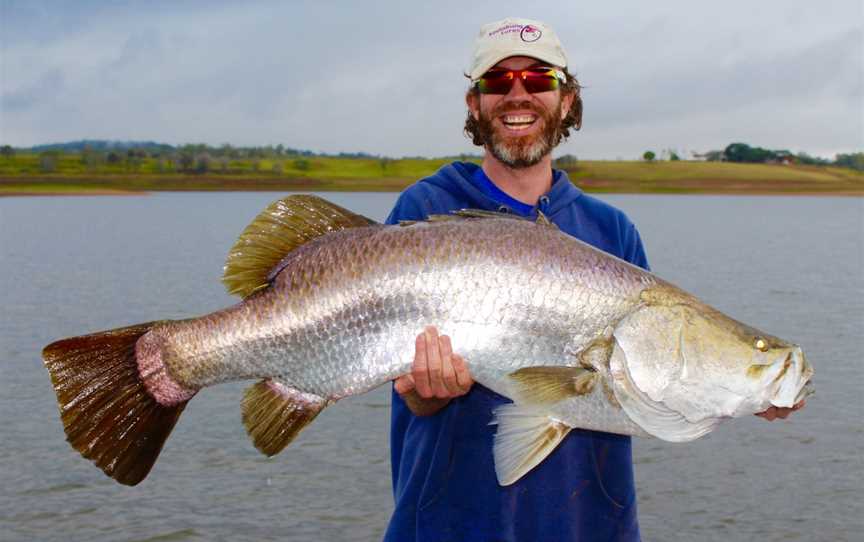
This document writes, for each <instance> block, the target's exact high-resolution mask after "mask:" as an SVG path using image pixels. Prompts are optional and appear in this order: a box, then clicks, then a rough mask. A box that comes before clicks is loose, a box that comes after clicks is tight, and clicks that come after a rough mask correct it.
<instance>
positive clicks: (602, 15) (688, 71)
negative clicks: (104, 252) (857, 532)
mask: <svg viewBox="0 0 864 542" xmlns="http://www.w3.org/2000/svg"><path fill="white" fill-rule="evenodd" d="M0 6H2V10H3V12H2V13H0V15H2V16H3V19H4V28H3V32H0V33H2V34H3V37H2V38H0V54H2V76H3V77H2V82H0V85H2V88H0V91H2V97H3V109H2V110H3V113H4V115H3V124H4V129H3V134H2V137H3V139H4V142H9V143H12V144H15V145H31V144H36V143H41V142H45V141H57V140H64V139H77V138H85V137H86V138H96V137H99V138H102V137H106V138H118V139H137V138H141V139H156V140H160V141H166V142H169V143H183V142H190V141H196V142H197V141H201V142H207V143H212V144H219V143H223V142H231V143H234V144H241V145H243V144H246V145H248V144H270V143H272V144H275V143H283V144H285V145H288V146H292V147H298V148H310V149H314V150H321V151H332V152H338V151H365V152H371V153H381V154H390V155H395V156H400V155H444V154H457V153H461V152H466V151H476V150H478V149H476V148H475V147H473V146H472V145H471V144H470V142H469V141H468V140H467V139H465V138H464V136H463V135H462V133H461V129H462V123H463V120H464V115H465V109H464V103H463V94H464V91H465V88H466V81H465V80H464V78H462V76H461V74H462V71H463V70H464V69H465V67H466V64H467V62H468V55H469V52H470V47H471V43H472V41H473V38H474V36H475V34H476V31H477V28H478V27H479V25H480V24H481V23H484V22H488V21H489V20H493V19H496V18H502V17H504V16H508V15H513V14H525V16H528V17H534V18H538V19H541V20H546V21H547V22H549V23H551V24H553V26H554V27H555V28H556V30H557V32H558V33H559V35H561V37H562V40H563V41H564V43H565V46H566V47H567V49H568V52H569V54H570V59H571V65H572V68H573V69H574V70H576V71H577V72H578V73H579V76H580V78H581V79H582V82H583V83H585V84H586V85H587V88H586V89H585V100H586V119H585V120H586V123H585V128H584V129H583V131H582V132H581V133H579V134H578V135H576V136H574V137H573V138H571V140H570V141H569V142H567V143H566V144H565V145H564V146H563V147H562V148H561V149H560V152H572V153H575V154H577V155H579V156H582V157H586V158H587V157H596V158H614V157H617V156H622V157H635V156H638V155H639V154H641V152H642V151H643V150H644V149H645V148H647V147H651V146H653V147H655V148H666V147H677V148H694V149H701V150H706V149H707V148H716V147H719V146H722V145H725V144H726V143H728V142H729V141H731V140H733V139H735V140H744V141H749V142H751V143H753V144H759V145H761V146H766V147H774V148H780V147H789V148H792V149H793V150H808V151H810V152H825V153H833V152H836V151H847V150H852V149H854V148H860V147H862V146H864V141H861V133H860V119H861V117H862V105H861V104H862V100H864V90H862V87H864V85H862V81H861V69H860V66H861V63H862V58H861V42H862V28H864V24H862V22H861V21H862V19H861V7H860V5H859V4H858V2H856V1H854V0H851V1H843V2H831V3H830V5H826V6H817V5H815V4H813V3H811V2H806V1H804V0H794V1H785V2H783V1H779V0H766V1H765V2H760V3H758V4H754V3H752V2H749V1H747V0H730V1H729V2H727V3H725V4H724V8H723V9H718V8H717V7H716V6H707V5H706V6H701V5H694V4H693V3H692V2H685V1H683V0H674V1H669V2H663V3H662V4H656V5H650V6H649V5H648V4H644V3H641V2H623V1H618V2H608V3H604V4H602V5H584V3H574V2H569V1H562V2H556V3H547V4H544V5H543V7H542V9H532V10H526V9H525V8H524V5H523V4H522V3H519V2H515V1H514V0H502V1H499V2H495V3H468V4H466V3H464V2H457V1H450V2H439V3H434V4H432V3H424V4H413V3H411V4H409V3H404V2H395V1H392V2H386V1H372V2H364V3H362V4H361V3H353V2H347V1H344V2H326V3H324V2H311V1H310V2H299V1H298V2H290V3H288V2H275V1H266V0H261V1H257V2H245V3H242V4H239V3H234V2H227V1H226V2H180V3H177V2H169V1H167V0H166V1H162V0H160V1H158V2H148V3H138V2H109V1H107V0H106V1H97V0H86V1H83V2H76V3H75V4H65V3H56V2H40V1H28V2H21V1H15V0H4V2H3V3H0ZM742 10H745V11H746V13H747V16H746V17H741V16H740V14H741V13H742ZM856 119H858V120H856Z"/></svg>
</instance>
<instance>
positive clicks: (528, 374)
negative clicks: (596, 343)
mask: <svg viewBox="0 0 864 542" xmlns="http://www.w3.org/2000/svg"><path fill="white" fill-rule="evenodd" d="M510 378H511V379H512V380H513V381H514V386H515V388H516V389H515V395H516V397H514V399H517V400H519V401H520V402H524V403H528V404H539V405H543V404H553V403H557V402H559V401H562V400H564V399H567V398H569V397H573V396H575V395H586V394H588V393H591V392H592V391H593V390H594V386H596V385H597V381H598V380H599V379H600V375H599V374H598V373H597V372H596V371H593V370H591V369H587V368H585V367H545V366H544V367H526V368H524V369H519V370H518V371H516V372H514V373H512V374H510Z"/></svg>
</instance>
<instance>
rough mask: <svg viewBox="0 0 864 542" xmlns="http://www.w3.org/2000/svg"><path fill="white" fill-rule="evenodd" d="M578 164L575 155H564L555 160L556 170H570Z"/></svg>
mask: <svg viewBox="0 0 864 542" xmlns="http://www.w3.org/2000/svg"><path fill="white" fill-rule="evenodd" d="M578 164H579V159H578V158H576V155H575V154H564V155H561V156H559V157H558V158H556V159H555V167H556V168H558V169H572V168H575V167H576V166H577V165H578Z"/></svg>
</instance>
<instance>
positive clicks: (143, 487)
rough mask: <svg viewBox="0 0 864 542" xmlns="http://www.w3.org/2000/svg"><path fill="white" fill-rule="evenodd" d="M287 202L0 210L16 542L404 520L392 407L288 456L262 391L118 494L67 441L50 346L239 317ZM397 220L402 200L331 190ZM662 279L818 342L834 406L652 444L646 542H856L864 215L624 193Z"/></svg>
mask: <svg viewBox="0 0 864 542" xmlns="http://www.w3.org/2000/svg"><path fill="white" fill-rule="evenodd" d="M276 197H279V194H272V193H270V194H268V193H202V194H195V193H165V194H154V195H151V196H142V197H125V198H111V197H92V198H91V197H68V198H64V197H56V198H3V199H0V306H2V307H3V311H2V316H0V416H2V425H0V427H2V429H0V431H2V434H0V458H2V468H0V539H3V540H58V541H60V540H64V541H65V540H138V541H143V540H291V541H306V540H328V541H329V540H333V541H343V540H344V541H350V540H377V539H380V537H381V535H382V533H383V531H384V528H385V525H386V521H387V519H388V517H389V514H390V511H391V510H392V500H391V496H390V473H389V461H388V443H387V438H388V435H387V430H388V414H389V394H388V393H389V392H388V390H386V389H381V390H376V391H375V392H372V393H370V394H367V395H365V396H361V397H357V398H351V399H348V400H345V401H343V402H340V403H339V404H338V405H336V406H335V407H333V408H330V409H327V410H325V411H324V412H323V413H322V414H321V416H319V417H318V419H317V420H316V421H315V423H314V424H313V425H312V426H310V428H309V429H308V430H307V431H305V432H304V433H303V434H302V435H301V436H300V437H299V438H298V440H297V441H296V442H295V443H294V444H292V445H291V447H289V448H288V449H286V450H285V451H284V452H283V453H282V454H281V455H279V456H277V457H275V458H272V459H266V458H264V457H263V456H261V455H259V454H258V452H257V451H255V449H254V448H253V447H252V445H251V443H250V442H249V441H248V439H247V437H246V435H245V432H244V430H243V428H242V424H241V423H240V415H239V410H240V407H239V403H240V398H241V395H242V390H243V388H244V387H245V386H246V384H232V385H225V386H219V387H216V388H211V389H208V390H205V391H203V392H202V393H200V394H199V395H198V396H197V397H196V398H195V399H194V400H193V401H192V402H190V404H189V407H188V408H187V409H186V411H185V413H184V414H183V417H182V418H181V421H180V422H179V423H178V425H177V428H176V429H175V431H174V434H173V435H172V437H171V438H170V439H169V440H168V442H167V444H166V446H165V449H164V450H163V452H162V455H161V457H160V459H159V461H158V462H157V464H156V466H155V467H154V469H153V471H152V472H151V474H150V476H149V477H148V479H147V480H145V481H144V482H143V483H142V484H140V485H139V486H136V487H134V488H128V487H125V486H120V485H118V484H116V483H115V482H113V481H112V480H110V479H108V478H107V477H105V476H104V475H103V474H102V473H101V472H100V471H99V470H97V469H96V468H95V467H93V466H92V465H91V464H90V463H89V462H88V461H86V460H84V459H82V458H81V457H80V456H79V455H78V453H77V452H74V451H73V450H72V449H71V448H70V447H69V446H68V445H67V444H66V443H65V442H64V435H63V430H62V426H61V424H60V421H59V417H58V413H57V407H56V404H55V399H54V393H53V391H52V389H51V386H50V382H49V378H48V375H47V373H46V371H45V370H44V369H43V367H42V363H41V359H40V354H39V352H40V350H41V348H42V347H43V346H44V345H46V344H48V343H49V342H51V341H53V340H56V339H58V338H61V337H65V336H70V335H77V334H81V333H86V332H91V331H95V330H99V329H108V328H113V327H119V326H122V325H127V324H133V323H137V322H143V321H149V320H153V319H159V318H185V317H189V316H194V315H198V314H202V313H206V312H209V311H212V310H215V309H218V308H221V307H224V306H225V305H228V304H231V303H234V302H235V299H233V298H231V297H229V296H228V295H227V294H226V293H225V292H224V291H223V289H222V286H221V283H220V282H219V278H220V275H221V269H222V264H223V262H224V258H225V255H226V254H227V251H228V249H229V248H230V246H231V245H232V244H233V242H234V239H235V238H236V236H237V234H238V233H239V232H240V231H241V230H242V229H243V227H245V225H246V224H247V223H248V222H249V221H250V220H251V219H252V218H253V217H254V216H255V215H256V214H257V213H258V212H259V211H260V210H261V209H262V208H263V207H264V206H265V205H266V204H267V203H269V202H270V201H271V200H273V199H275V198H276ZM325 197H328V198H330V199H332V200H333V201H335V202H337V203H340V204H343V205H346V206H347V207H350V208H351V209H352V210H354V211H357V212H360V213H363V214H366V215H367V216H370V217H372V218H376V219H383V217H384V216H385V215H386V213H387V211H388V210H389V208H390V207H391V206H392V204H393V202H394V201H395V198H396V195H395V194H343V193H340V194H326V195H325ZM604 199H606V200H607V201H610V202H611V203H613V204H615V205H617V206H618V207H620V208H622V209H624V210H625V211H626V212H627V213H628V214H629V215H630V217H631V218H632V219H633V220H634V221H635V222H636V223H637V224H638V226H639V229H640V231H641V233H642V237H643V240H644V242H645V245H646V248H647V252H648V257H649V260H650V261H651V265H652V267H653V269H654V270H655V271H656V272H657V273H658V274H660V275H661V276H663V277H664V278H667V279H669V280H671V281H673V282H675V283H677V284H678V285H680V286H682V287H684V288H685V289H687V290H689V291H691V292H693V293H695V294H697V295H699V296H700V297H702V298H703V299H705V300H706V301H708V302H709V303H712V304H714V305H715V306H717V307H718V308H720V309H721V310H723V311H725V312H727V313H729V314H730V315H732V316H733V317H736V318H738V319H740V320H743V321H746V322H748V323H752V324H755V325H757V326H758V327H760V328H762V329H764V330H765V331H767V332H770V333H772V334H775V335H778V336H780V337H784V338H788V339H790V340H794V341H795V342H798V343H799V344H801V346H802V347H803V348H804V350H805V352H806V353H807V355H808V357H809V359H810V360H811V362H812V363H813V365H814V366H815V368H816V377H815V383H816V388H817V395H816V396H815V397H814V398H813V399H812V400H811V401H810V404H809V405H808V406H807V408H806V409H805V410H804V411H802V412H800V413H799V414H797V415H795V416H794V417H793V418H792V420H791V421H789V422H785V423H780V422H775V423H767V422H765V421H763V420H761V419H757V418H755V417H754V418H752V419H751V418H748V419H742V420H735V421H734V422H732V423H729V424H726V425H724V426H721V427H720V428H719V429H718V430H717V431H715V432H714V433H712V434H711V435H709V436H707V437H706V438H704V439H701V440H699V441H697V442H693V443H689V444H677V445H676V444H666V443H662V442H658V441H654V440H648V439H636V440H635V441H634V443H635V444H634V450H635V461H636V477H637V484H638V494H639V510H640V520H641V524H642V530H643V535H644V538H645V540H649V541H653V540H657V541H667V540H681V541H685V540H718V541H720V540H722V541H737V540H740V541H748V540H754V539H759V540H766V541H781V540H782V541H785V540H857V539H858V536H860V534H859V533H860V532H862V530H864V521H862V518H864V506H862V499H861V496H860V495H861V494H862V490H864V461H862V454H861V450H862V449H864V429H862V423H861V420H862V419H864V401H862V398H861V391H860V388H861V383H862V381H864V378H862V377H864V369H862V347H864V342H862V329H864V276H862V269H864V200H861V199H857V198H807V197H796V198H790V197H736V196H695V197H690V196H608V197H604Z"/></svg>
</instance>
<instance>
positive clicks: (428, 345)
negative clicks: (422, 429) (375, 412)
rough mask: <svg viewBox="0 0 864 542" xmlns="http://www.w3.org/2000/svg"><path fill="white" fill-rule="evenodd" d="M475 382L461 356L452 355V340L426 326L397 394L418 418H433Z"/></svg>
mask: <svg viewBox="0 0 864 542" xmlns="http://www.w3.org/2000/svg"><path fill="white" fill-rule="evenodd" d="M472 384H474V379H473V378H471V373H469V372H468V367H467V366H466V365H465V360H464V359H462V356H460V355H459V354H456V353H454V352H453V346H452V345H451V344H450V337H448V336H447V335H441V336H439V335H438V330H437V329H435V327H434V326H427V327H426V329H425V330H424V331H423V333H421V334H420V335H417V339H416V340H415V341H414V363H413V365H412V366H411V372H410V373H408V374H406V375H403V376H400V377H399V378H397V379H396V381H395V383H394V387H395V389H396V392H397V393H398V394H399V395H400V396H401V397H402V399H404V400H405V403H406V404H407V405H408V408H409V409H411V412H413V413H414V414H415V415H417V416H431V415H432V414H435V413H436V412H438V411H439V410H441V409H442V408H444V407H445V406H446V405H447V403H449V402H450V399H453V398H454V397H459V396H461V395H465V394H466V393H468V390H470V389H471V385H472Z"/></svg>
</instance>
